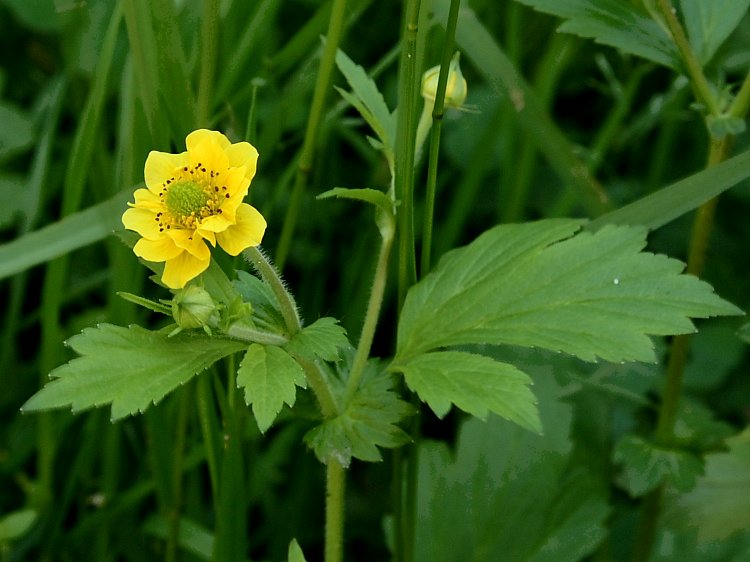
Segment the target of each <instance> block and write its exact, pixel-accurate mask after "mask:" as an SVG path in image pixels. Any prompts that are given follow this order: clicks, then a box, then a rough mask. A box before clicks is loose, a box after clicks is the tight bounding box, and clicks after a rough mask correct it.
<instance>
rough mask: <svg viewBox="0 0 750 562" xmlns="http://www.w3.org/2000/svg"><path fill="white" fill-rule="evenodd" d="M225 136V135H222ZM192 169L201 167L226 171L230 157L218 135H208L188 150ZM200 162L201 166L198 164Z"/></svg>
mask: <svg viewBox="0 0 750 562" xmlns="http://www.w3.org/2000/svg"><path fill="white" fill-rule="evenodd" d="M222 136H223V135H222ZM188 154H189V156H190V164H189V166H190V167H191V169H194V168H196V167H199V168H201V169H205V170H213V171H217V172H221V173H226V169H227V166H229V159H228V158H227V155H226V154H225V153H224V149H222V148H221V145H220V144H219V142H218V140H217V139H216V137H214V136H213V135H210V136H206V137H205V138H204V139H203V140H201V142H199V143H198V144H197V145H195V146H194V147H192V148H190V149H189V150H188ZM198 164H200V166H198Z"/></svg>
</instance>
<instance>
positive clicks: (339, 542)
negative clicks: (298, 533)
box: [325, 459, 346, 562]
mask: <svg viewBox="0 0 750 562" xmlns="http://www.w3.org/2000/svg"><path fill="white" fill-rule="evenodd" d="M345 483H346V475H345V472H344V467H343V466H341V465H340V464H339V463H338V462H336V461H335V460H334V459H330V460H329V461H328V464H327V465H326V541H325V562H341V561H342V560H343V551H344V492H345Z"/></svg>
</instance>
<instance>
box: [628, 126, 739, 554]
mask: <svg viewBox="0 0 750 562" xmlns="http://www.w3.org/2000/svg"><path fill="white" fill-rule="evenodd" d="M730 139H731V137H729V136H726V137H724V138H722V139H713V138H712V139H711V146H710V151H709V156H708V164H707V166H708V167H711V166H715V165H716V164H718V163H719V162H721V161H722V160H724V159H725V158H726V153H727V148H728V145H729V142H730ZM716 203H717V198H713V199H711V200H710V201H708V202H707V203H704V204H703V205H702V206H701V207H700V208H699V209H698V211H697V212H696V215H695V220H694V222H693V231H692V235H691V239H690V248H689V251H688V262H687V268H686V271H687V273H690V274H692V275H696V276H699V275H700V274H701V272H702V271H703V269H704V266H705V261H706V252H707V250H708V241H709V238H710V235H711V230H712V227H713V219H714V214H715V211H716ZM689 351H690V336H689V335H680V336H675V337H674V339H673V340H672V347H671V349H670V355H669V363H668V364H667V371H666V375H665V381H664V390H663V392H662V402H661V406H660V407H659V418H658V421H657V424H656V431H655V434H654V438H655V440H656V442H657V444H659V445H661V446H665V447H669V446H671V445H673V444H674V439H675V435H674V427H675V421H676V420H677V414H678V411H679V405H680V398H681V397H682V383H683V379H684V375H685V365H686V364H687V358H688V353H689ZM664 489H665V488H664V484H663V483H662V484H661V485H660V486H659V487H658V488H657V489H655V490H654V491H652V492H651V493H650V494H649V495H647V496H646V498H645V499H644V501H643V508H642V509H643V515H642V518H641V523H640V526H639V528H638V534H637V536H636V541H635V546H634V547H633V553H632V556H631V559H632V560H633V562H646V561H647V560H649V558H650V553H651V550H652V548H653V543H654V539H655V537H656V529H657V526H658V523H659V516H660V514H661V504H662V502H661V498H662V497H663V494H664Z"/></svg>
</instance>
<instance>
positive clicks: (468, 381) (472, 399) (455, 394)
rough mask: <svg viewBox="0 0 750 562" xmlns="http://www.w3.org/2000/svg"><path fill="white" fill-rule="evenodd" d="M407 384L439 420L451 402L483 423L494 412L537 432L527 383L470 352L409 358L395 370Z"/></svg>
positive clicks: (502, 366)
mask: <svg viewBox="0 0 750 562" xmlns="http://www.w3.org/2000/svg"><path fill="white" fill-rule="evenodd" d="M393 368H394V369H396V370H399V371H401V372H403V373H404V377H405V380H406V384H407V385H409V388H411V389H412V390H413V391H415V392H416V393H417V394H418V395H419V397H420V398H421V399H422V400H423V401H425V402H427V404H428V405H429V406H430V408H431V409H432V411H433V412H435V414H436V415H437V416H438V417H443V416H445V415H446V414H447V413H448V411H449V410H450V408H451V404H455V405H456V406H457V407H459V408H461V409H462V410H464V411H465V412H468V413H470V414H472V415H474V416H476V417H478V418H481V419H486V418H487V414H488V413H489V412H493V413H495V414H497V415H499V416H501V417H503V418H505V419H507V420H510V421H513V422H515V423H517V424H519V425H521V426H523V427H525V428H527V429H530V430H531V431H535V432H537V433H539V432H541V430H542V426H541V422H540V421H539V412H538V411H537V409H536V398H535V397H534V394H533V393H532V392H531V390H530V389H529V384H531V379H530V378H529V377H528V375H526V374H525V373H523V372H521V371H519V370H518V369H517V368H516V367H514V366H513V365H510V364H508V363H501V362H499V361H495V360H494V359H490V358H489V357H485V356H483V355H476V354H473V353H465V352H461V351H439V352H433V353H425V354H422V355H417V356H416V357H412V358H411V359H409V360H407V361H406V362H404V363H398V364H396V365H394V366H393Z"/></svg>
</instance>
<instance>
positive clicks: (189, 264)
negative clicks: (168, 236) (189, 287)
mask: <svg viewBox="0 0 750 562" xmlns="http://www.w3.org/2000/svg"><path fill="white" fill-rule="evenodd" d="M209 256H210V254H209ZM210 263H211V258H210V257H209V258H208V259H205V260H201V259H198V258H196V257H194V256H192V255H190V254H189V253H187V252H182V253H181V254H180V255H179V256H177V257H176V258H174V259H171V260H168V261H167V263H166V264H165V265H164V273H162V276H161V280H162V282H163V283H164V284H165V285H166V286H167V287H169V288H170V289H182V288H183V287H184V286H185V284H186V283H187V282H188V281H190V280H191V279H194V278H195V277H198V276H199V275H200V274H201V273H203V272H204V271H206V269H208V266H209V264H210Z"/></svg>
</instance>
